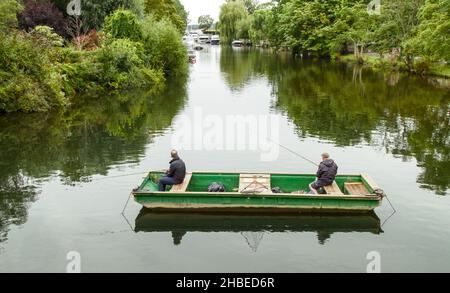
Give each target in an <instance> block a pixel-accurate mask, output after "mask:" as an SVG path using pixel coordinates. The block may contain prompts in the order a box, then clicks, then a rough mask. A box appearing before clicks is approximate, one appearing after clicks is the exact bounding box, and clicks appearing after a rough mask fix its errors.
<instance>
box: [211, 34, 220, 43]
mask: <svg viewBox="0 0 450 293" xmlns="http://www.w3.org/2000/svg"><path fill="white" fill-rule="evenodd" d="M211 45H220V36H219V35H213V36H211Z"/></svg>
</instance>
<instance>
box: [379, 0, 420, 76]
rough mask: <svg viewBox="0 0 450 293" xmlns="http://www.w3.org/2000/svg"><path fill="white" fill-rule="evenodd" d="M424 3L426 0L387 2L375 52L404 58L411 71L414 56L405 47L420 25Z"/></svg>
mask: <svg viewBox="0 0 450 293" xmlns="http://www.w3.org/2000/svg"><path fill="white" fill-rule="evenodd" d="M423 3H424V0H386V2H385V3H384V4H383V9H382V14H381V16H380V25H379V26H378V28H377V30H376V31H375V35H374V46H373V47H374V49H375V50H378V51H379V52H380V53H389V52H392V53H393V54H392V55H393V56H398V57H399V58H400V57H402V58H403V60H405V62H406V64H407V66H408V67H409V68H410V69H412V67H413V61H414V56H413V52H412V51H411V50H408V49H407V48H406V47H405V46H404V45H405V44H406V42H407V41H408V40H409V39H411V38H412V37H413V36H414V35H415V33H416V30H417V27H418V25H419V23H420V20H419V18H418V12H419V9H420V7H421V6H422V5H423Z"/></svg>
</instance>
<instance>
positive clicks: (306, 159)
mask: <svg viewBox="0 0 450 293" xmlns="http://www.w3.org/2000/svg"><path fill="white" fill-rule="evenodd" d="M267 140H268V141H270V142H272V143H274V144H276V145H278V146H280V147H281V148H283V149H285V150H287V151H288V152H290V153H292V154H294V155H296V156H297V157H300V158H302V159H303V160H305V161H307V162H309V163H311V164H313V165H314V166H316V167H318V166H319V165H318V164H317V163H315V162H314V161H312V160H310V159H308V158H307V157H304V156H302V155H300V154H299V153H297V152H296V151H293V150H291V149H290V148H288V147H285V146H284V145H282V144H280V143H278V142H275V141H273V140H271V139H270V138H268V137H267Z"/></svg>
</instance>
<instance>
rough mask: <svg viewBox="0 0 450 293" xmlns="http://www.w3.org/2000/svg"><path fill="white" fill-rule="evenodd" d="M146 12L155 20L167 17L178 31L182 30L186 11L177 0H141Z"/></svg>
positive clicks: (184, 24)
mask: <svg viewBox="0 0 450 293" xmlns="http://www.w3.org/2000/svg"><path fill="white" fill-rule="evenodd" d="M143 1H144V10H145V13H146V14H151V15H153V17H154V18H155V19H156V20H162V19H168V20H169V21H170V22H171V23H173V24H174V25H175V26H176V27H177V29H178V31H179V32H184V30H185V29H186V25H187V17H188V13H187V12H186V10H185V8H184V6H183V5H182V4H181V2H180V1H179V0H143Z"/></svg>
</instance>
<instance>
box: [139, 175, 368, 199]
mask: <svg viewBox="0 0 450 293" xmlns="http://www.w3.org/2000/svg"><path fill="white" fill-rule="evenodd" d="M162 175H163V173H161V172H152V173H150V175H149V177H148V180H146V181H145V182H144V183H143V185H142V186H141V187H140V191H143V192H157V191H158V184H157V182H158V180H159V178H160V176H162ZM315 180H316V177H315V175H312V174H249V173H243V174H240V173H201V172H194V173H187V174H186V178H185V180H184V182H183V183H181V184H179V185H174V186H172V187H171V188H170V190H168V192H170V193H185V192H197V193H198V192H207V191H208V187H209V186H210V185H211V184H212V183H214V182H216V183H220V184H222V185H223V186H224V187H225V192H231V193H240V194H274V192H273V190H274V189H275V190H277V191H278V192H277V193H280V194H298V195H301V194H307V193H309V191H310V189H309V184H310V183H311V182H314V181H315ZM374 190H375V185H374V183H373V180H372V179H371V178H370V177H369V176H367V175H365V174H361V175H338V176H337V177H336V180H335V182H333V184H332V185H329V186H326V187H325V188H324V192H325V194H330V195H355V196H366V195H373V194H374Z"/></svg>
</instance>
